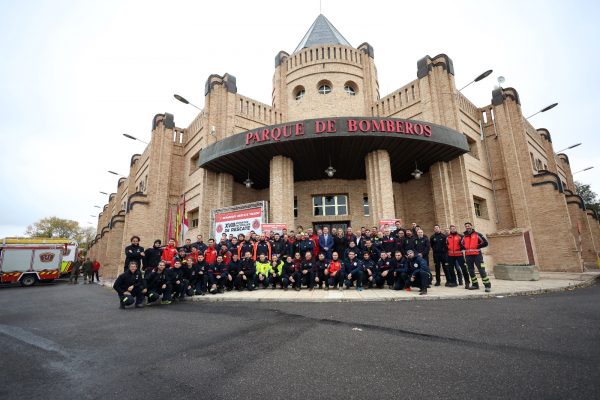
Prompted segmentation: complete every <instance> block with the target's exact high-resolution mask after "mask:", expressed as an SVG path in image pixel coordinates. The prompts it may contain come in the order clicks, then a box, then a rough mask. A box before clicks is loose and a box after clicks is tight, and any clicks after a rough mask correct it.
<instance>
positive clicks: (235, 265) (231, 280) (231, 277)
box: [225, 252, 242, 292]
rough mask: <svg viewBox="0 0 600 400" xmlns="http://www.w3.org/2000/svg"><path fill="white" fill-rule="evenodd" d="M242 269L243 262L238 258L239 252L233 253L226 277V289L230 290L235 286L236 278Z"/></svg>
mask: <svg viewBox="0 0 600 400" xmlns="http://www.w3.org/2000/svg"><path fill="white" fill-rule="evenodd" d="M241 270H242V263H241V262H240V260H239V259H238V255H237V252H235V253H233V254H232V255H231V261H229V265H228V269H227V276H226V277H225V278H226V279H225V289H226V290H227V291H228V292H230V291H232V290H233V288H234V287H235V279H236V278H237V276H238V274H239V273H240V271H241Z"/></svg>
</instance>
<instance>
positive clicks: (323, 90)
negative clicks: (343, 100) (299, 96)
mask: <svg viewBox="0 0 600 400" xmlns="http://www.w3.org/2000/svg"><path fill="white" fill-rule="evenodd" d="M331 88H332V85H331V82H329V81H321V82H319V83H318V84H317V90H318V91H319V93H320V94H329V93H331V90H332V89H331Z"/></svg>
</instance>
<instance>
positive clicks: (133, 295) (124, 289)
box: [113, 269, 145, 308]
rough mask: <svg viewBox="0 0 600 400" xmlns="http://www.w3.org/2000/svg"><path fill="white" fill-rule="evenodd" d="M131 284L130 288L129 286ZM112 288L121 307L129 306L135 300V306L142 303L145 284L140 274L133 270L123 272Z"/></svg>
mask: <svg viewBox="0 0 600 400" xmlns="http://www.w3.org/2000/svg"><path fill="white" fill-rule="evenodd" d="M131 286H133V289H132V290H129V288H130V287H131ZM113 289H115V291H116V292H117V294H118V295H119V303H120V307H121V308H125V306H130V305H132V304H133V303H134V302H135V305H136V307H139V306H141V305H142V304H143V303H144V292H143V290H144V289H145V284H144V280H143V279H142V275H141V274H138V273H137V270H136V271H135V272H131V271H130V270H129V269H128V270H127V271H125V272H123V273H122V274H121V275H119V277H118V278H117V280H116V281H115V283H114V284H113Z"/></svg>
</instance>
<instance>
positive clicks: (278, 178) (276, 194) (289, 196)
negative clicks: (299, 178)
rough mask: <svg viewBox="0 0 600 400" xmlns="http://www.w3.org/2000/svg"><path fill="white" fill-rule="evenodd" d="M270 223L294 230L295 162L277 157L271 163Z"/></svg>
mask: <svg viewBox="0 0 600 400" xmlns="http://www.w3.org/2000/svg"><path fill="white" fill-rule="evenodd" d="M269 170H270V178H269V222H274V223H284V224H287V227H288V229H293V228H294V161H292V159H291V158H288V157H284V156H275V157H273V158H272V159H271V162H270V163H269Z"/></svg>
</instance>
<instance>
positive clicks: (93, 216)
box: [90, 214, 98, 218]
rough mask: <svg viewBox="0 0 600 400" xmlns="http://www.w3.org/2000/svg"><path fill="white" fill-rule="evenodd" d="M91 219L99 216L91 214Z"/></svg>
mask: <svg viewBox="0 0 600 400" xmlns="http://www.w3.org/2000/svg"><path fill="white" fill-rule="evenodd" d="M90 217H92V218H96V217H98V216H97V215H92V214H90Z"/></svg>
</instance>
